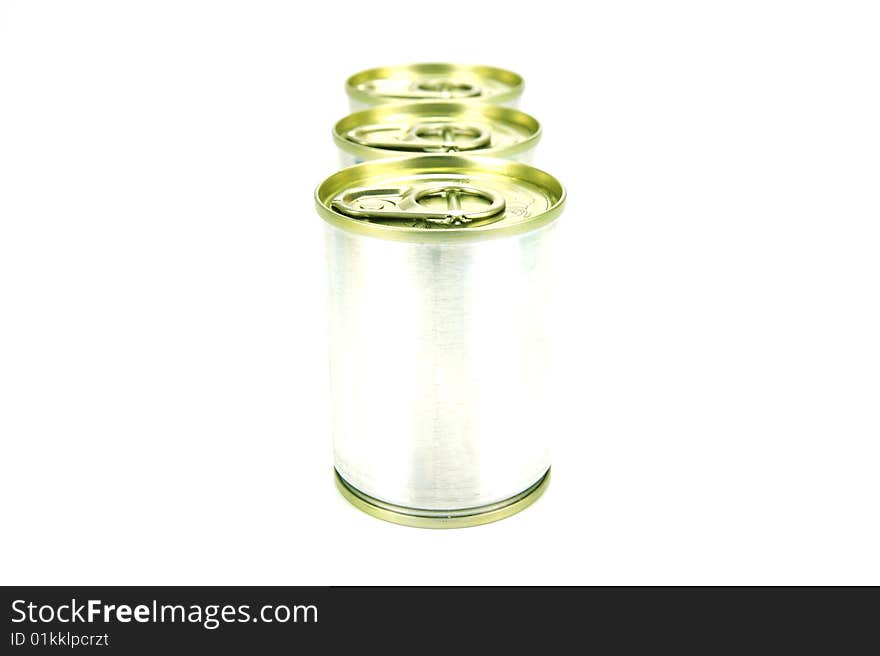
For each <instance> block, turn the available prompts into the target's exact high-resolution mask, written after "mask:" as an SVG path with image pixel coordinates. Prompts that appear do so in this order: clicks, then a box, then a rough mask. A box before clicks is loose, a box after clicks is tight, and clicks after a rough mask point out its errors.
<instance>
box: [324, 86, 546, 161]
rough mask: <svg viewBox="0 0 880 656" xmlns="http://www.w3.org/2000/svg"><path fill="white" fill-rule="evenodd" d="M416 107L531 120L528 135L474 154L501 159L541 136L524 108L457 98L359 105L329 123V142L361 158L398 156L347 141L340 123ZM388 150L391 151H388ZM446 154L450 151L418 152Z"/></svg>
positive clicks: (488, 117)
mask: <svg viewBox="0 0 880 656" xmlns="http://www.w3.org/2000/svg"><path fill="white" fill-rule="evenodd" d="M417 108H431V109H430V113H433V114H434V115H445V114H447V113H448V115H450V116H452V115H459V114H481V115H482V117H483V118H484V119H486V120H488V121H494V120H497V121H503V122H505V123H512V124H517V125H524V124H526V123H532V124H534V126H535V129H534V130H533V131H532V133H531V134H530V135H529V136H528V137H526V138H525V139H523V140H522V141H519V142H517V143H515V144H511V145H509V146H503V147H500V148H482V149H479V150H477V151H475V154H478V155H482V156H484V157H499V158H502V159H504V158H507V157H511V156H513V155H519V154H520V153H524V152H526V151H528V150H530V149H532V148H534V147H535V146H537V145H538V142H539V141H540V140H541V136H542V133H543V129H542V127H541V122H540V121H538V119H536V118H535V117H534V116H532V115H531V114H527V113H526V112H524V111H522V110H519V109H515V108H513V107H504V106H501V105H493V104H491V103H474V102H462V101H460V100H455V101H448V100H445V101H441V100H421V101H417V102H407V103H395V104H383V105H378V106H375V107H370V108H369V109H363V110H361V111H359V112H353V113H351V114H348V115H347V116H344V117H343V118H341V119H339V120H338V121H336V123H335V124H334V125H333V130H332V135H333V142H334V143H335V144H336V146H337V147H338V148H339V149H340V150H343V151H345V152H347V153H348V154H350V155H354V156H355V157H358V158H360V159H362V160H365V161H366V160H373V159H385V158H387V157H395V156H400V155H399V154H397V151H394V150H385V149H382V148H374V147H372V146H364V145H362V144H357V143H354V142H353V141H349V140H348V139H346V138H345V137H344V136H343V133H344V132H345V129H344V128H343V127H342V125H343V124H344V123H353V122H357V123H360V122H361V121H356V119H357V118H359V117H363V118H364V119H365V120H364V121H363V123H367V122H370V121H371V120H373V121H376V122H381V121H382V120H383V119H388V118H389V117H396V116H400V115H404V114H408V113H413V114H415V113H416V109H417ZM493 115H494V116H493ZM368 116H369V117H370V119H367V117H368ZM389 153H395V154H393V155H389ZM449 154H450V153H419V155H449Z"/></svg>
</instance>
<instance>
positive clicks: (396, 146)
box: [333, 102, 541, 160]
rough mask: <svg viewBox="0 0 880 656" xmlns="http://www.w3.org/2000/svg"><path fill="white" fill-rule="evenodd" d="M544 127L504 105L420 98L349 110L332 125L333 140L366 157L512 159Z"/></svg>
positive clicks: (344, 147) (348, 150) (347, 150)
mask: <svg viewBox="0 0 880 656" xmlns="http://www.w3.org/2000/svg"><path fill="white" fill-rule="evenodd" d="M540 138H541V125H540V124H539V123H538V121H537V120H535V119H534V118H533V117H531V116H529V115H528V114H526V113H525V112H521V111H519V110H518V109H513V108H512V107H504V106H502V105H489V104H483V103H462V102H417V103H408V104H406V105H393V104H392V105H382V106H379V107H373V108H371V109H367V110H364V111H362V112H355V113H354V114H349V115H348V116H346V117H345V118H343V119H342V120H340V121H339V122H337V123H336V125H335V126H333V140H334V141H335V142H336V145H337V146H339V147H340V148H341V149H342V150H344V151H346V152H348V153H351V154H352V155H355V156H356V157H358V158H360V159H362V160H368V159H377V158H379V157H394V156H395V155H397V156H400V155H405V154H420V153H466V154H469V155H470V154H473V155H485V156H487V157H489V156H491V157H512V156H514V155H516V154H518V153H521V152H524V151H526V150H529V149H531V148H534V146H535V145H536V144H537V143H538V140H539V139H540Z"/></svg>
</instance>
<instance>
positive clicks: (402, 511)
mask: <svg viewBox="0 0 880 656" xmlns="http://www.w3.org/2000/svg"><path fill="white" fill-rule="evenodd" d="M334 478H335V481H336V488H337V489H338V490H339V492H340V494H342V496H343V498H344V499H345V500H346V501H348V502H349V503H350V504H351V505H353V506H354V507H355V508H357V509H358V510H360V511H362V512H364V513H366V514H368V515H370V516H372V517H376V518H377V519H381V520H383V521H386V522H391V523H393V524H400V525H401V526H410V527H413V528H431V529H447V528H468V527H471V526H481V525H483V524H490V523H492V522H497V521H499V520H501V519H506V518H507V517H510V516H511V515H515V514H516V513H518V512H520V511H522V510H525V509H526V508H528V507H529V506H531V505H532V504H533V503H535V501H537V500H538V499H539V498H540V497H541V495H543V494H544V491H545V490H546V489H547V486H548V485H549V484H550V470H549V469H548V470H547V471H546V473H545V474H544V475H543V476H542V477H541V478H540V479H538V481H537V482H536V483H534V484H533V485H532V486H531V487H529V488H527V489H525V490H523V491H522V492H520V493H519V494H515V495H514V496H512V497H510V498H509V499H506V500H504V501H500V502H498V503H493V504H489V505H486V506H479V507H476V508H467V509H464V510H454V511H437V510H432V511H424V510H418V509H415V508H404V507H403V506H396V505H394V504H390V503H385V502H384V501H380V500H378V499H375V498H373V497H371V496H370V495H368V494H365V493H363V492H361V491H360V490H358V489H356V488H354V487H353V486H351V485H349V484H348V483H347V482H346V481H345V479H343V478H342V476H340V475H339V472H337V471H336V470H334Z"/></svg>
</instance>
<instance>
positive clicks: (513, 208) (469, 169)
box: [315, 155, 565, 241]
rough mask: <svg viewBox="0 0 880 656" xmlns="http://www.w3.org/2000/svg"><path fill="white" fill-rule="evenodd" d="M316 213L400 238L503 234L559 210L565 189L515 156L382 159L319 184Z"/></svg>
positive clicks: (354, 228)
mask: <svg viewBox="0 0 880 656" xmlns="http://www.w3.org/2000/svg"><path fill="white" fill-rule="evenodd" d="M315 202H316V204H317V209H318V213H319V214H320V215H321V217H322V218H323V219H324V220H325V221H327V222H328V223H330V224H332V225H334V226H336V227H339V228H342V229H344V230H347V231H350V232H355V233H359V234H364V235H368V236H372V237H378V238H381V239H391V240H398V241H434V240H441V241H452V240H455V241H458V240H472V239H486V238H494V237H503V236H507V235H512V234H518V233H522V232H527V231H530V230H534V229H536V228H539V227H541V226H544V225H546V224H548V223H550V222H551V221H553V220H554V219H556V218H557V217H558V216H559V215H560V214H561V213H562V207H563V205H564V204H565V189H564V188H563V186H562V184H561V183H560V182H559V181H558V180H557V179H556V178H554V177H553V176H552V175H550V174H549V173H545V172H544V171H541V170H539V169H536V168H534V167H532V166H528V165H527V164H522V163H520V162H513V161H510V160H504V159H496V158H488V157H473V156H468V157H466V156H462V155H421V156H418V157H403V158H394V159H377V160H373V161H370V162H364V163H363V164H358V165H356V166H351V167H349V168H347V169H343V170H341V171H339V172H337V173H334V174H333V175H331V176H330V177H329V178H327V179H326V180H324V182H322V183H321V184H320V185H319V186H318V188H317V189H316V190H315Z"/></svg>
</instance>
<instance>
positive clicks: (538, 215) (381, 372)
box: [315, 155, 565, 528]
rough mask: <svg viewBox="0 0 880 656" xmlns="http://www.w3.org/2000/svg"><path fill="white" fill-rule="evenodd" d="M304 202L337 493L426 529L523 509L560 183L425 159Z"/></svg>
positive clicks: (549, 411) (400, 163) (533, 485)
mask: <svg viewBox="0 0 880 656" xmlns="http://www.w3.org/2000/svg"><path fill="white" fill-rule="evenodd" d="M315 197H316V204H317V210H318V213H319V214H320V215H321V217H322V218H323V219H324V221H325V223H326V225H325V232H326V243H327V261H328V281H329V285H328V290H329V303H328V311H329V346H330V380H331V399H332V418H333V447H334V462H335V466H336V475H337V484H338V486H339V488H340V490H341V491H342V493H343V495H344V496H345V497H346V498H347V499H348V500H349V501H351V502H352V503H354V504H355V505H356V506H357V507H359V508H361V509H362V510H365V511H367V512H369V513H371V514H373V515H374V516H377V517H380V518H382V519H386V520H389V521H393V522H396V523H400V524H406V525H410V526H424V527H435V528H451V527H458V526H471V525H475V524H482V523H486V522H491V521H495V520H497V519H501V518H503V517H506V516H508V515H511V514H513V513H515V512H517V511H518V510H521V509H522V508H524V507H526V506H528V505H529V504H530V503H532V501H534V500H535V499H536V498H537V497H538V496H539V495H540V494H541V492H542V491H543V490H544V488H545V487H546V485H547V481H548V476H549V469H550V456H549V445H548V443H547V433H548V425H549V423H548V418H550V417H551V416H552V415H553V414H554V413H553V408H552V394H551V391H552V390H551V374H550V370H549V367H548V362H549V361H550V359H551V355H552V351H551V349H552V339H551V333H552V323H553V322H552V319H551V314H552V301H551V299H552V296H553V294H552V292H553V285H552V282H551V277H550V274H551V252H550V248H551V246H552V242H553V235H554V232H555V229H556V228H555V226H556V221H555V219H556V218H557V217H558V216H559V215H560V214H561V212H562V208H563V204H564V202H565V191H564V189H563V187H562V185H561V184H560V183H559V181H558V180H556V179H555V178H554V177H553V176H551V175H549V174H547V173H544V172H543V171H539V170H538V169H535V168H533V167H531V166H528V165H526V164H522V163H519V162H512V161H509V160H501V159H490V158H482V157H466V156H461V155H421V156H416V157H410V158H401V159H381V160H374V161H370V162H365V163H363V164H358V165H356V166H353V167H350V168H347V169H344V170H342V171H339V172H338V173H336V174H334V175H332V176H330V177H329V178H327V179H326V180H325V181H324V182H323V183H322V184H321V185H320V186H319V187H318V189H317V190H316V192H315Z"/></svg>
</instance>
